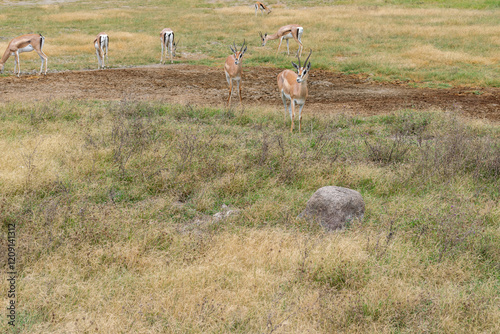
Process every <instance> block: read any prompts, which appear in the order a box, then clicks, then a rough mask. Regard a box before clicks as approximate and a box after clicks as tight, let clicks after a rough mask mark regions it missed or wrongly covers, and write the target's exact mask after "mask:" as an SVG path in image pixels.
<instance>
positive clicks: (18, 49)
mask: <svg viewBox="0 0 500 334" xmlns="http://www.w3.org/2000/svg"><path fill="white" fill-rule="evenodd" d="M44 42H45V37H43V36H42V35H40V34H28V35H22V36H19V37H16V38H14V39H13V40H12V41H10V43H9V45H8V46H7V49H6V50H5V52H4V54H3V56H2V59H0V72H3V67H4V64H5V62H6V61H7V59H9V57H10V56H15V62H14V75H15V74H16V68H18V69H19V71H18V72H17V76H18V77H19V75H20V74H21V64H20V63H19V54H20V53H22V52H31V51H33V50H34V51H36V53H38V55H39V56H40V59H41V60H42V66H41V67H40V73H39V74H42V69H43V63H45V73H44V74H47V59H48V58H47V56H46V55H45V53H43V51H42V48H43V43H44Z"/></svg>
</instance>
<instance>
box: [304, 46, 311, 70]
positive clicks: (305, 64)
mask: <svg viewBox="0 0 500 334" xmlns="http://www.w3.org/2000/svg"><path fill="white" fill-rule="evenodd" d="M309 50H310V51H309V56H307V59H306V61H305V63H304V67H305V66H307V61H308V60H309V57H311V54H312V52H313V50H312V49H309Z"/></svg>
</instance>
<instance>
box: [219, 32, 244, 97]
mask: <svg viewBox="0 0 500 334" xmlns="http://www.w3.org/2000/svg"><path fill="white" fill-rule="evenodd" d="M229 48H230V49H231V51H232V52H233V54H232V55H230V56H228V57H227V59H226V64H225V65H224V72H225V73H226V80H227V83H228V84H229V98H228V99H227V105H228V106H229V104H230V102H231V95H232V92H233V80H234V81H236V84H237V88H238V93H239V96H240V104H242V102H241V85H240V81H241V77H242V73H243V68H242V66H241V64H242V63H241V58H243V55H244V54H245V52H246V51H247V47H246V46H245V40H243V45H242V46H241V49H240V51H237V48H236V44H234V42H233V46H231V45H230V46H229Z"/></svg>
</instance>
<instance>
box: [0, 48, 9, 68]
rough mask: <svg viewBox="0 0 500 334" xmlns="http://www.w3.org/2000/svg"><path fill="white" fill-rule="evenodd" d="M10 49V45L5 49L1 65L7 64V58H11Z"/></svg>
mask: <svg viewBox="0 0 500 334" xmlns="http://www.w3.org/2000/svg"><path fill="white" fill-rule="evenodd" d="M10 53H11V52H10V49H9V47H7V49H6V50H5V52H4V54H3V56H2V59H0V65H3V64H5V62H6V61H7V59H9V57H10Z"/></svg>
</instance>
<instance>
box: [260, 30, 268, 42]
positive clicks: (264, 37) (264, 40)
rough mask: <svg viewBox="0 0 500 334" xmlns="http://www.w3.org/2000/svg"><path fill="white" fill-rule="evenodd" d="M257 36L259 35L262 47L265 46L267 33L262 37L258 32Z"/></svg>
mask: <svg viewBox="0 0 500 334" xmlns="http://www.w3.org/2000/svg"><path fill="white" fill-rule="evenodd" d="M259 35H260V39H261V41H262V46H265V45H266V42H267V40H266V37H267V33H264V35H262V32H260V31H259Z"/></svg>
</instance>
